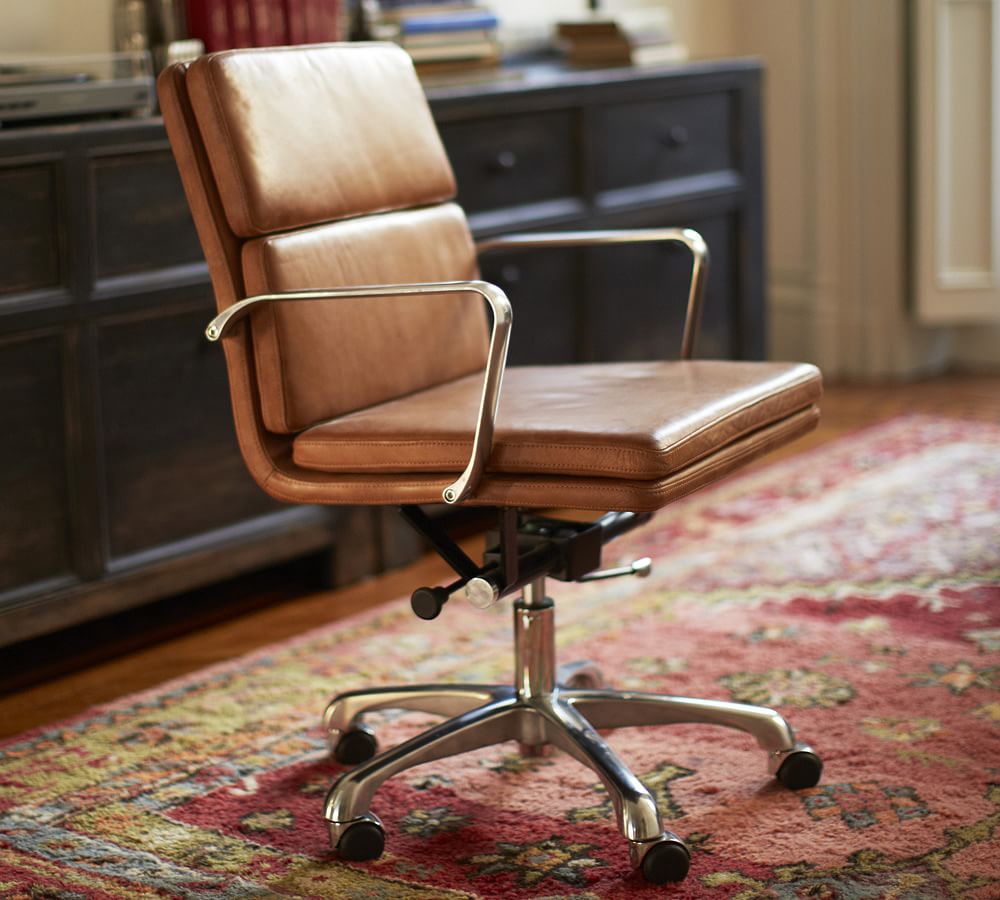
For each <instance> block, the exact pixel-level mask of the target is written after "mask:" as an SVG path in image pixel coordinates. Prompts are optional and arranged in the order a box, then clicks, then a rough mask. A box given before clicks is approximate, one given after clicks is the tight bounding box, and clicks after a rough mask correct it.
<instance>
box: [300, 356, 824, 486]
mask: <svg viewBox="0 0 1000 900" xmlns="http://www.w3.org/2000/svg"><path fill="white" fill-rule="evenodd" d="M481 392H482V374H481V373H475V374H473V375H468V376H465V377H464V378H459V379H456V380H454V381H451V382H448V383H446V384H442V385H438V386H436V387H433V388H430V389H427V390H423V391H419V392H417V393H414V394H411V395H409V396H407V397H403V398H400V399H397V400H393V401H390V402H387V403H382V404H379V405H377V406H372V407H369V408H367V409H364V410H359V411H357V412H354V413H351V414H349V415H345V416H341V417H339V418H336V419H333V420H331V421H328V422H323V423H321V424H319V425H315V426H313V427H312V428H309V429H307V430H305V431H303V432H302V433H301V434H299V435H298V436H297V437H296V438H295V441H294V444H293V457H294V461H295V463H296V464H297V465H299V466H301V467H302V468H304V469H312V470H316V471H323V472H340V473H378V472H383V473H406V472H454V473H458V472H461V471H462V469H464V467H465V465H466V463H467V462H468V460H469V454H470V453H471V449H472V434H473V430H474V428H475V422H476V416H477V413H478V409H479V399H480V394H481ZM821 394H822V380H821V376H820V373H819V370H818V369H816V368H815V367H814V366H811V365H807V364H798V363H769V362H768V363H760V362H728V361H712V360H690V361H676V362H638V363H607V364H604V363H598V364H587V365H572V366H544V367H534V366H525V367H512V368H510V369H508V370H507V372H506V374H505V377H504V385H503V391H502V394H501V399H500V410H499V413H498V416H497V425H496V430H495V434H494V440H493V453H492V455H491V457H490V464H489V466H488V471H489V472H492V473H510V474H539V475H542V474H553V473H558V474H560V475H563V476H579V477H588V478H594V477H599V478H617V479H630V480H640V481H646V480H658V479H663V478H667V477H670V476H672V475H674V474H676V473H678V472H680V471H682V470H683V469H685V468H686V467H688V466H691V465H692V464H694V463H696V462H698V461H699V460H702V459H704V458H706V457H709V456H711V455H712V454H714V453H716V452H718V451H720V450H722V449H723V448H725V447H727V446H728V445H730V444H732V443H734V442H736V441H738V440H740V439H741V438H744V437H746V436H747V435H749V434H752V433H753V432H755V431H758V430H760V429H763V428H766V427H768V426H770V425H772V424H774V423H776V422H780V421H782V420H783V419H786V418H788V417H791V416H793V415H795V414H796V413H799V412H801V411H802V410H804V409H808V408H809V407H811V406H813V404H815V403H816V401H817V400H818V399H819V397H820V396H821Z"/></svg>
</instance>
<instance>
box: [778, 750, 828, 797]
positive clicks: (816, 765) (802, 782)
mask: <svg viewBox="0 0 1000 900" xmlns="http://www.w3.org/2000/svg"><path fill="white" fill-rule="evenodd" d="M822 774H823V761H822V760H821V759H820V758H819V757H818V756H817V755H816V754H815V753H813V752H812V751H810V750H796V751H794V752H793V753H789V754H788V756H786V757H785V761H784V762H783V763H782V764H781V766H780V767H779V769H778V772H777V774H776V775H775V777H776V778H777V779H778V781H780V782H781V783H782V784H783V785H784V786H785V787H786V788H791V789H792V790H793V791H799V790H802V788H811V787H815V786H816V785H817V784H819V778H820V775H822Z"/></svg>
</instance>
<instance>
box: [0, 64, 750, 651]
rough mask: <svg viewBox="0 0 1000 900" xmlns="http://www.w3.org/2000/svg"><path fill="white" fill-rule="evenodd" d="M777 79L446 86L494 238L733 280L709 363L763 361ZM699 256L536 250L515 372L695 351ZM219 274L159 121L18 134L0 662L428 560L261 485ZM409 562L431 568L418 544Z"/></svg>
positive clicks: (467, 175)
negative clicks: (208, 608)
mask: <svg viewBox="0 0 1000 900" xmlns="http://www.w3.org/2000/svg"><path fill="white" fill-rule="evenodd" d="M760 88H761V73H760V70H759V67H758V65H757V64H756V63H754V62H752V61H742V60H740V61H731V62H730V61H727V62H716V63H697V64H690V65H685V66H681V67H676V68H672V69H669V70H656V71H654V70H638V71H637V70H631V69H613V70H602V71H567V70H565V69H562V68H560V67H559V66H557V65H555V64H534V65H529V66H526V67H523V68H518V69H514V70H511V71H510V72H508V73H505V74H504V75H503V77H501V78H499V79H497V80H496V81H489V82H485V83H479V84H474V85H466V86H460V85H443V84H438V85H434V84H431V85H429V94H430V96H431V101H432V106H433V109H434V114H435V117H436V119H437V121H438V123H439V125H440V129H441V133H442V136H443V138H444V142H445V144H446V146H447V148H448V152H449V154H450V156H451V159H452V162H453V164H454V167H455V171H456V175H457V178H458V183H459V200H460V201H461V202H462V203H463V204H464V206H465V208H466V210H467V212H468V213H469V215H470V221H471V223H472V227H473V230H474V231H475V233H476V235H477V236H478V237H485V236H488V235H493V234H499V233H503V232H508V231H512V230H528V229H534V230H538V229H586V228H615V227H641V226H654V225H655V226H662V225H671V226H690V227H693V228H696V229H698V230H699V231H701V232H702V234H703V235H704V236H705V237H706V239H707V240H708V243H709V246H710V248H711V252H712V270H711V277H710V279H709V290H708V298H707V302H706V307H705V314H704V319H703V325H702V330H701V338H700V343H699V348H698V352H699V355H703V356H725V357H734V358H745V359H753V358H760V357H761V356H762V355H763V351H764V312H763V283H762V282H763V272H762V261H763V248H762V234H763V230H762V210H761V156H760V154H761V140H760ZM688 270H689V260H688V258H687V257H686V255H685V251H684V250H683V249H682V248H679V247H670V246H662V245H659V246H654V245H632V246H623V247H616V248H606V249H600V250H588V251H577V250H553V251H537V250H535V251H521V252H519V253H508V254H505V255H496V256H490V257H487V258H486V259H485V260H484V265H483V275H484V277H485V278H487V279H489V280H491V281H495V282H497V283H498V284H500V285H501V286H502V287H503V288H504V289H506V290H507V291H508V293H509V294H510V296H511V299H512V302H513V304H514V311H515V318H514V329H513V332H512V343H511V361H512V362H513V363H528V362H542V361H547V362H555V363H558V362H570V361H574V360H580V361H585V360H610V359H639V358H656V357H664V356H671V355H675V354H676V352H677V346H678V343H679V335H680V329H681V323H682V321H683V316H684V297H685V289H686V284H687V277H688ZM212 309H213V303H212V298H211V290H210V287H209V283H208V276H207V270H206V267H205V264H204V262H203V260H202V257H201V251H200V249H199V246H198V241H197V238H196V236H195V232H194V228H193V226H192V224H191V220H190V216H189V214H188V211H187V205H186V202H185V200H184V195H183V193H182V191H181V186H180V181H179V179H178V176H177V172H176V170H175V167H174V162H173V159H172V157H171V155H170V151H169V149H168V146H167V142H166V138H165V135H164V132H163V128H162V125H161V123H160V121H159V120H158V119H142V120H118V121H103V122H94V123H86V124H75V125H56V126H50V127H34V128H18V129H4V130H0V410H2V411H3V416H4V426H3V427H4V434H3V437H2V439H0V645H5V644H10V643H13V642H15V641H19V640H23V639H26V638H29V637H34V636H37V635H40V634H45V633H49V632H52V631H54V630H57V629H60V628H63V627H66V626H69V625H73V624H76V623H79V622H82V621H84V620H87V619H92V618H95V617H99V616H102V615H106V614H110V613H115V612H120V611H123V610H126V609H129V608H132V607H136V606H137V605H139V604H142V603H146V602H148V601H151V600H154V599H158V598H161V597H164V596H168V595H171V594H174V593H177V592H179V591H182V590H186V589H189V588H193V587H196V586H200V585H206V584H210V583H212V582H214V581H217V580H220V579H223V578H227V577H230V576H232V575H235V574H238V573H241V572H247V571H251V570H253V569H256V568H259V567H263V566H267V565H271V564H275V563H277V562H280V561H283V560H288V559H291V558H294V557H297V556H300V555H304V554H308V553H313V552H318V551H321V550H323V549H324V548H332V552H333V555H334V559H335V560H336V561H337V562H336V563H335V564H334V565H333V570H334V573H335V574H334V580H339V581H346V580H349V579H352V578H356V577H359V576H360V575H363V574H365V573H367V572H370V571H373V570H376V569H378V568H380V567H383V566H386V565H389V564H392V563H393V562H398V561H401V560H402V558H404V557H405V556H406V555H407V553H409V552H412V544H408V543H407V542H406V541H405V540H404V538H403V532H402V531H401V530H399V528H398V527H397V526H396V525H394V524H391V523H393V522H394V521H395V517H390V516H388V515H381V514H380V513H379V511H377V510H374V511H373V510H361V509H333V510H326V509H320V508H291V507H286V506H282V505H280V504H278V503H275V502H274V501H272V500H270V499H269V498H268V497H266V496H265V495H264V494H263V493H262V492H261V491H259V490H258V489H257V487H256V486H255V485H254V484H253V483H252V482H251V481H250V478H249V477H248V476H247V475H246V473H245V472H244V469H243V464H242V461H241V459H240V457H239V453H238V451H237V448H236V443H235V440H234V437H233V433H232V425H231V421H230V414H229V409H228V394H227V387H226V380H225V372H224V368H223V361H222V354H221V353H220V352H219V350H218V348H217V347H213V346H211V345H209V344H208V343H207V342H206V341H205V340H204V338H203V336H202V330H203V328H204V325H205V323H206V321H207V319H208V317H209V316H210V314H211V312H212ZM407 548H410V549H407Z"/></svg>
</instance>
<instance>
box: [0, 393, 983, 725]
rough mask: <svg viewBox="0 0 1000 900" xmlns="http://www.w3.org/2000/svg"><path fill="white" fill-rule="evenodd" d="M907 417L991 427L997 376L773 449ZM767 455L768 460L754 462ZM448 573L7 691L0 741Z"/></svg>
mask: <svg viewBox="0 0 1000 900" xmlns="http://www.w3.org/2000/svg"><path fill="white" fill-rule="evenodd" d="M913 412H918V413H927V414H931V415H941V416H952V417H963V418H975V419H985V420H990V421H993V422H998V423H1000V376H972V375H969V376H958V375H956V376H948V377H945V378H936V379H931V380H928V381H923V382H915V383H909V384H905V385H898V384H886V385H882V386H874V387H873V386H863V387H861V386H849V385H844V386H835V387H831V388H829V389H828V390H827V394H826V397H825V398H824V401H823V419H822V422H821V424H820V426H819V428H818V429H817V430H816V431H815V432H813V433H812V434H810V435H808V436H807V437H805V438H803V439H801V440H800V441H798V442H797V443H796V444H794V445H793V446H791V447H787V448H783V449H782V450H781V451H780V453H782V454H791V453H797V452H801V451H802V450H805V449H807V448H809V447H814V446H817V445H819V444H822V443H824V442H826V441H829V440H832V439H834V438H836V437H838V436H840V435H842V434H844V433H845V432H849V431H853V430H855V429H858V428H861V427H864V426H866V425H872V424H875V423H876V422H880V421H883V420H885V419H889V418H892V417H893V416H896V415H900V414H903V413H913ZM774 458H775V454H772V455H771V456H770V457H768V459H767V460H762V461H761V462H760V463H758V465H761V464H765V465H766V464H767V462H768V460H773V459H774ZM470 545H471V546H470V547H467V550H468V552H470V553H472V552H473V551H474V547H475V541H474V540H473V541H471V542H470ZM449 574H450V573H449V572H448V571H447V570H446V568H445V566H444V564H443V563H441V562H440V561H438V560H437V559H436V558H435V557H428V558H425V559H423V560H421V561H419V562H417V563H415V564H413V565H411V566H408V567H406V568H405V569H400V570H398V571H396V572H392V573H390V574H388V575H384V576H382V577H380V578H378V579H375V580H371V581H367V582H364V583H361V584H358V585H354V586H352V587H348V588H342V589H340V590H337V591H330V592H326V593H321V594H313V595H310V596H303V597H298V598H295V599H292V600H288V601H286V602H282V603H279V604H277V605H272V606H269V607H267V608H264V609H256V610H254V611H251V612H248V613H246V614H244V615H239V616H237V617H235V618H232V619H228V620H226V621H224V622H221V623H217V624H211V625H208V626H206V627H203V628H200V629H199V630H197V631H195V632H192V633H190V634H186V635H182V636H179V637H175V638H172V639H170V640H167V641H164V642H162V643H159V644H156V645H154V646H150V647H146V648H143V649H137V650H134V651H132V652H128V653H125V654H124V655H122V656H120V657H118V658H116V659H113V660H110V661H106V662H102V663H98V664H96V665H92V666H89V667H87V668H84V669H82V670H80V671H78V672H74V673H72V674H69V675H65V676H62V677H59V678H55V679H52V680H50V681H47V682H44V683H42V684H39V685H36V686H34V687H31V688H28V689H26V690H21V691H17V692H14V693H11V694H8V695H7V696H5V697H0V736H6V735H12V734H18V733H20V732H21V731H23V730H25V729H28V728H31V727H34V726H36V725H41V724H44V723H46V722H50V721H53V720H56V719H59V718H63V717H66V716H69V715H73V714H75V713H78V712H82V711H83V710H85V709H87V708H88V707H90V706H92V705H94V704H99V703H104V702H107V701H110V700H113V699H115V698H116V697H119V696H121V695H123V694H126V693H131V692H133V691H138V690H143V689H145V688H149V687H152V686H154V685H156V684H159V683H160V682H163V681H166V680H167V679H170V678H175V677H177V676H180V675H183V674H185V673H187V672H190V671H193V670H195V669H198V668H201V667H203V666H207V665H210V664H212V663H215V662H219V661H221V660H225V659H229V658H231V657H234V656H237V655H239V654H242V653H246V652H248V651H250V650H253V649H256V648H257V647H260V646H263V645H264V644H268V643H271V642H273V641H280V640H282V639H284V638H288V637H291V636H293V635H296V634H300V633H302V632H304V631H307V630H309V629H310V628H314V627H316V626H318V625H322V624H324V623H327V622H331V621H335V620H337V619H341V618H344V617H345V616H348V615H350V614H353V613H356V612H359V611H362V610H366V609H370V608H372V607H375V606H377V605H378V604H380V603H383V602H385V601H387V600H390V599H392V598H395V597H399V596H402V595H406V594H408V593H409V592H410V591H412V590H413V588H414V587H415V586H417V585H421V584H436V583H440V582H441V581H444V580H451V579H450V578H449Z"/></svg>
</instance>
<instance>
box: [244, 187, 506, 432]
mask: <svg viewBox="0 0 1000 900" xmlns="http://www.w3.org/2000/svg"><path fill="white" fill-rule="evenodd" d="M243 270H244V278H245V280H246V289H247V293H248V295H251V296H252V295H254V294H265V293H281V292H284V291H295V290H318V289H322V288H336V287H348V286H354V285H372V284H401V283H412V282H421V281H459V280H467V279H470V278H475V277H477V270H476V259H475V249H474V247H473V244H472V239H471V237H470V235H469V230H468V226H467V224H466V221H465V216H464V214H463V213H462V210H461V209H460V208H459V207H458V206H455V205H454V204H451V203H447V204H441V205H438V206H433V207H427V208H423V209H413V210H405V211H399V212H390V213H383V214H380V215H374V216H367V217H364V218H360V219H350V220H345V221H341V222H332V223H330V224H327V225H318V226H315V227H312V228H307V229H302V230H299V231H295V232H291V233H288V234H279V235H271V236H269V237H263V238H258V239H256V240H252V241H248V242H247V243H246V244H245V245H244V247H243ZM485 320H486V315H485V311H484V308H483V303H482V301H481V299H480V298H479V296H478V295H475V294H431V295H411V296H406V297H393V298H364V299H350V300H307V301H286V302H278V303H270V304H266V305H264V306H263V307H261V308H260V309H258V311H257V312H255V313H254V315H253V319H252V325H251V329H252V335H253V347H254V355H255V358H256V367H257V380H258V387H259V391H260V399H261V410H262V414H263V419H264V424H265V427H266V428H267V429H268V430H270V431H274V432H279V433H282V434H290V433H294V432H297V431H301V430H302V429H304V428H307V427H309V426H311V425H315V424H316V423H317V422H322V421H325V420H327V419H332V418H335V417H336V416H339V415H343V414H344V413H348V412H353V411H354V410H358V409H363V408H366V407H368V406H372V405H374V404H376V403H381V402H384V401H386V400H390V399H392V398H394V397H399V396H403V395H405V394H410V393H413V392H415V391H418V390H421V389H423V388H427V387H430V386H432V385H435V384H440V383H442V382H445V381H450V380H452V379H454V378H459V377H461V376H462V375H467V374H468V373H470V372H474V371H478V370H480V369H482V368H483V366H484V365H485V359H486V344H487V333H486V321H485Z"/></svg>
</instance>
